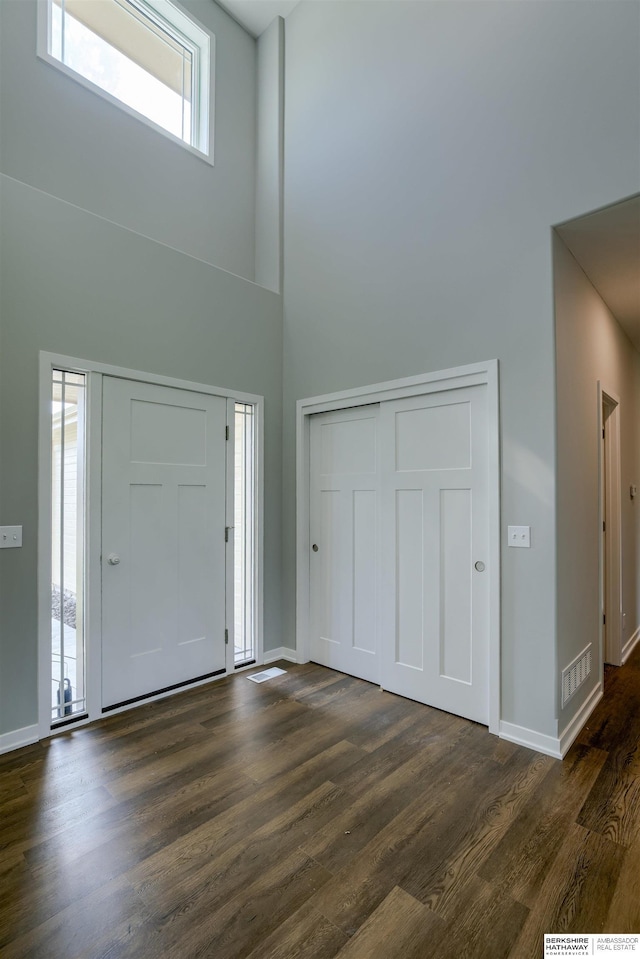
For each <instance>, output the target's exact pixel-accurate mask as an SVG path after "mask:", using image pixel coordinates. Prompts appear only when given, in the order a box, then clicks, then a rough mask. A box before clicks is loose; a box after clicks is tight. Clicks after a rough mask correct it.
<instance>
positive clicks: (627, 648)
mask: <svg viewBox="0 0 640 959" xmlns="http://www.w3.org/2000/svg"><path fill="white" fill-rule="evenodd" d="M639 642H640V626H638V628H637V629H636V631H635V633H634V634H633V636H630V637H629V639H628V640H627V641H626V643H625V644H624V646H623V647H622V653H621V658H622V662H623V663H626V661H627V660H628V659H629V656H630V655H631V653H632V652H633V651H634V649H635V648H636V646H637V645H638V643H639Z"/></svg>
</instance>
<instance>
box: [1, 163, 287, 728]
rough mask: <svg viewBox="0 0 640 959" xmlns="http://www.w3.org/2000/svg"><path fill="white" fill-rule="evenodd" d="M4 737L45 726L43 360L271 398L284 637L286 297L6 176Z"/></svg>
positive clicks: (268, 585) (268, 479)
mask: <svg viewBox="0 0 640 959" xmlns="http://www.w3.org/2000/svg"><path fill="white" fill-rule="evenodd" d="M0 185H1V190H0V204H1V205H0V231H1V232H0V327H1V332H0V337H1V339H0V342H1V344H2V353H1V356H0V451H1V455H0V489H1V491H2V501H1V507H0V523H2V524H11V525H13V524H22V525H23V527H24V545H23V548H22V549H19V550H2V551H0V734H2V733H5V732H9V731H11V730H15V729H20V728H23V727H25V726H29V725H31V724H33V723H35V722H37V633H36V625H37V624H36V570H37V555H36V539H37V478H38V471H37V465H38V464H37V452H38V433H37V426H38V420H37V410H38V352H39V350H51V351H55V352H60V353H67V354H70V355H72V356H79V357H83V358H89V359H92V360H95V361H98V362H103V363H111V364H115V365H119V366H126V367H129V368H133V369H139V370H143V371H149V372H151V373H160V374H165V375H168V376H174V377H178V378H182V379H187V380H192V381H196V382H200V383H210V384H213V385H215V386H220V387H227V388H229V389H236V390H244V391H248V392H252V393H259V394H262V395H264V396H265V416H266V430H265V450H266V460H265V514H266V515H265V554H266V563H265V584H264V591H265V645H266V646H267V647H270V646H271V647H273V646H279V645H281V640H280V588H281V583H280V530H281V519H280V505H281V450H282V447H281V417H282V403H281V400H282V387H281V377H282V370H281V365H282V359H281V358H282V312H281V304H280V298H279V297H277V296H276V295H275V294H273V293H269V292H268V291H266V290H263V289H261V288H260V287H258V286H255V285H254V284H252V283H249V282H247V281H246V280H240V279H238V278H237V277H234V276H232V275H231V274H229V273H226V272H224V271H221V270H217V269H215V268H213V267H211V266H209V265H207V264H205V263H202V262H200V261H198V260H195V259H193V258H192V257H189V256H186V255H184V254H182V253H178V252H176V251H174V250H171V249H168V248H166V247H164V246H162V245H160V244H158V243H155V242H153V241H151V240H148V239H146V238H145V237H141V236H138V235H136V234H135V233H132V232H130V231H128V230H125V229H124V228H122V227H119V226H116V225H114V224H111V223H107V222H105V221H104V220H101V219H100V218H99V217H96V216H95V215H93V214H91V213H87V212H85V211H82V210H79V209H78V208H76V207H74V206H71V205H70V204H67V203H65V202H64V201H61V200H59V199H57V198H54V197H50V196H48V195H47V194H45V193H42V192H40V191H37V190H34V189H33V188H32V187H29V186H26V185H24V184H21V183H19V182H18V181H15V180H13V179H10V178H7V177H3V176H2V177H0Z"/></svg>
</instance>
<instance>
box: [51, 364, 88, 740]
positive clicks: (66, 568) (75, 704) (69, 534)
mask: <svg viewBox="0 0 640 959" xmlns="http://www.w3.org/2000/svg"><path fill="white" fill-rule="evenodd" d="M85 393H86V377H85V375H84V373H72V372H68V371H65V370H54V371H53V378H52V384H51V722H52V724H53V725H55V724H57V723H60V722H66V721H68V717H77V716H78V715H80V714H83V713H84V712H85V711H86V693H85V641H84V585H85V543H84V528H85V521H84V520H85V472H86V463H85V460H86V453H85V449H86V446H85Z"/></svg>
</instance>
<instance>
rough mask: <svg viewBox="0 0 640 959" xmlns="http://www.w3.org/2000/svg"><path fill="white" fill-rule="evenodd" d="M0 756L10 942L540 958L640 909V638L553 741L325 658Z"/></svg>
mask: <svg viewBox="0 0 640 959" xmlns="http://www.w3.org/2000/svg"><path fill="white" fill-rule="evenodd" d="M281 665H282V666H283V668H285V669H286V670H287V671H286V673H285V674H283V675H282V676H280V677H278V678H277V679H276V680H273V681H270V682H269V683H265V684H262V685H256V684H254V683H251V682H249V681H248V679H247V678H246V676H244V675H241V674H237V675H235V676H232V677H229V678H227V679H225V680H223V681H222V682H217V683H211V684H208V685H207V686H203V687H199V688H197V689H194V690H184V691H183V692H181V693H179V694H178V695H176V696H174V697H171V698H167V699H165V700H162V701H158V702H155V703H152V704H148V705H145V706H142V707H140V708H139V709H135V710H132V711H130V712H128V713H122V714H119V715H115V716H109V717H107V718H106V719H104V720H102V721H101V722H99V723H94V724H92V725H90V726H87V727H86V728H83V729H76V730H73V731H67V732H65V733H63V734H61V735H60V736H58V737H56V738H54V739H52V740H50V741H45V742H43V743H39V744H36V745H34V746H30V747H27V748H25V749H24V750H18V751H16V752H15V753H13V754H7V755H5V756H2V757H0V952H1V953H2V956H3V959H4V957H5V955H6V956H7V957H8V959H16V957H20V959H22V957H25V959H26V957H29V959H39V957H43V959H44V957H46V959H118V957H120V959H157V957H159V956H163V957H164V956H176V957H179V959H191V957H194V959H195V957H196V956H197V957H212V959H334V957H336V956H341V959H376V957H377V956H379V957H380V959H396V957H398V959H400V957H402V959H412V957H415V959H460V957H464V959H513V957H515V959H532V957H533V956H536V955H540V954H541V943H542V935H543V933H544V932H562V931H575V932H587V931H588V932H593V931H607V932H612V933H615V932H640V906H639V905H638V904H639V903H640V880H639V879H638V876H639V875H640V869H638V863H639V862H640V808H639V807H640V801H639V798H640V751H639V749H638V742H640V708H639V707H640V648H639V649H638V650H636V651H635V652H634V654H633V655H632V657H631V660H630V662H629V663H628V664H627V665H625V667H623V668H621V669H619V670H615V669H608V670H607V678H606V688H605V696H604V698H603V700H602V702H601V703H600V704H599V705H598V707H597V709H596V710H595V712H594V714H593V716H592V717H591V718H590V720H589V723H588V726H587V728H585V730H583V732H582V733H581V735H580V737H579V740H578V742H577V743H576V744H575V745H574V746H573V748H572V749H571V751H570V753H569V755H568V756H567V758H566V760H565V761H564V762H559V761H557V760H552V759H550V758H548V757H544V756H540V755H537V754H535V753H533V752H532V751H530V750H527V749H524V748H522V747H519V746H517V745H515V744H513V743H506V742H502V741H500V740H498V739H496V738H495V737H493V736H490V735H489V734H488V732H487V730H486V729H484V728H483V727H481V726H478V725H477V724H474V723H469V722H466V721H465V720H462V719H459V718H457V717H454V716H448V715H447V714H446V713H443V712H440V711H438V710H434V709H430V708H429V707H425V706H422V705H420V704H419V703H415V702H410V701H407V700H403V699H401V698H400V697H398V696H393V695H391V694H388V693H381V692H380V691H379V690H377V689H376V688H375V687H374V686H372V685H371V684H369V683H364V682H361V681H359V680H356V679H354V678H353V677H349V676H345V675H344V674H342V673H336V672H333V671H331V670H327V669H324V668H323V667H320V666H315V665H313V664H306V665H303V666H295V665H292V664H290V663H283V664H281Z"/></svg>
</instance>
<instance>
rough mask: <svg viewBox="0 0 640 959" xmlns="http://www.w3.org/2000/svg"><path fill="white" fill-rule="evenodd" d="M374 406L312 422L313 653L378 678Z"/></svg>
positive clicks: (372, 679)
mask: <svg viewBox="0 0 640 959" xmlns="http://www.w3.org/2000/svg"><path fill="white" fill-rule="evenodd" d="M378 413H379V408H378V406H367V407H363V408H361V409H355V410H341V411H339V412H332V413H321V414H317V415H315V416H313V417H312V421H311V450H310V475H311V490H310V493H311V516H310V533H311V544H312V545H311V549H310V555H309V569H310V585H311V611H310V612H311V659H312V660H313V661H314V662H317V663H321V664H322V665H324V666H331V667H332V668H333V669H338V670H341V671H342V672H345V673H350V674H351V675H354V676H359V677H360V678H362V679H367V680H369V681H370V682H376V683H377V682H379V681H380V679H379V664H378V652H379V639H378V631H379V617H378V607H377V602H378V589H377V575H378V495H379V494H378V486H379V480H378Z"/></svg>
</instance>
